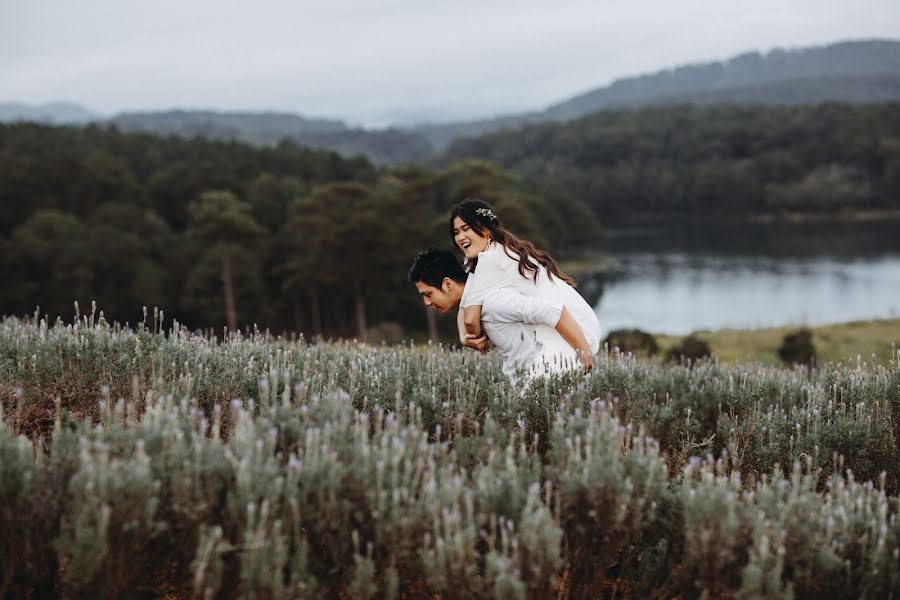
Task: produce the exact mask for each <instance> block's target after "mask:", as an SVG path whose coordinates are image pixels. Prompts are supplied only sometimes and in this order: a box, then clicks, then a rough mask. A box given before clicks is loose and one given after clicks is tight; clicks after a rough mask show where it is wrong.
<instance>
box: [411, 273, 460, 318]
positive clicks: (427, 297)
mask: <svg viewBox="0 0 900 600" xmlns="http://www.w3.org/2000/svg"><path fill="white" fill-rule="evenodd" d="M416 289H418V290H419V294H420V295H421V296H422V302H424V303H425V306H427V307H429V308H433V309H434V310H436V311H438V312H439V313H442V314H443V313H447V312H449V311H450V310H453V309H454V308H456V307H457V306H459V300H460V296H461V294H455V293H453V285H452V284H451V283H450V281H449V279H444V281H443V283H442V284H441V287H440V288H436V287H432V286H430V285H428V284H427V283H424V282H422V281H417V282H416Z"/></svg>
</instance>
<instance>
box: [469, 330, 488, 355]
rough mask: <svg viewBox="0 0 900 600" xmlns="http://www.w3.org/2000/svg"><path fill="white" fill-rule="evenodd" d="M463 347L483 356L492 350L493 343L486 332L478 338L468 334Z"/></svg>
mask: <svg viewBox="0 0 900 600" xmlns="http://www.w3.org/2000/svg"><path fill="white" fill-rule="evenodd" d="M463 345H464V346H466V347H467V348H472V349H473V350H478V351H479V352H481V353H482V354H487V353H488V352H489V351H490V349H491V341H490V340H489V339H488V336H487V334H486V333H484V332H482V333H481V335H480V336H476V335H475V334H474V333H467V334H466V336H465V339H464V340H463Z"/></svg>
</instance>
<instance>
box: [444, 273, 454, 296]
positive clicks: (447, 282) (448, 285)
mask: <svg viewBox="0 0 900 600" xmlns="http://www.w3.org/2000/svg"><path fill="white" fill-rule="evenodd" d="M452 287H453V280H452V279H450V278H449V277H444V279H442V280H441V289H442V290H443V291H444V293H445V294H448V293H450V288H452Z"/></svg>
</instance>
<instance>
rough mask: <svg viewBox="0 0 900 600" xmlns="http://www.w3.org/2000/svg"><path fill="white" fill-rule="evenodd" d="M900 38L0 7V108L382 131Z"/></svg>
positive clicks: (692, 9)
mask: <svg viewBox="0 0 900 600" xmlns="http://www.w3.org/2000/svg"><path fill="white" fill-rule="evenodd" d="M873 37H878V38H891V39H897V38H900V1H898V0H853V1H848V0H844V1H840V2H837V1H832V0H756V1H755V2H734V1H729V0H683V1H681V2H676V1H674V0H657V1H640V0H634V1H630V2H629V1H625V2H610V1H605V0H604V1H599V0H595V1H587V0H586V1H571V2H569V1H565V0H558V1H555V2H554V1H549V0H547V1H534V0H495V1H488V0H483V1H475V0H454V1H445V2H439V1H436V0H432V1H428V0H371V1H364V0H326V1H322V2H307V1H304V0H286V1H275V0H255V1H252V2H251V1H246V0H142V1H139V0H0V102H12V101H19V102H29V103H39V102H47V101H56V100H68V101H73V102H77V103H80V104H82V105H84V106H86V107H87V108H89V109H92V110H95V111H97V112H100V113H104V114H111V113H113V112H117V111H121V110H146V109H164V108H174V107H180V108H214V109H221V110H284V111H290V112H297V113H301V114H304V115H308V116H330V117H338V118H342V119H345V120H348V121H351V122H353V123H359V124H368V125H384V124H387V123H391V122H405V121H411V120H448V119H459V118H471V117H476V116H491V115H495V114H500V113H506V112H513V111H523V110H532V109H539V108H543V107H544V106H546V105H548V104H552V103H554V102H556V101H559V100H563V99H566V98H568V97H570V96H572V95H575V94H578V93H580V92H583V91H586V90H588V89H591V88H593V87H597V86H601V85H605V84H607V83H609V82H610V81H612V80H613V79H615V78H617V77H622V76H628V75H635V74H640V73H646V72H651V71H656V70H659V69H662V68H666V67H670V66H677V65H681V64H684V63H689V62H697V61H709V60H718V59H724V58H728V57H730V56H732V55H734V54H736V53H740V52H744V51H747V50H762V51H766V50H770V49H772V48H774V47H782V48H791V47H799V46H808V45H820V44H826V43H830V42H834V41H840V40H847V39H863V38H873Z"/></svg>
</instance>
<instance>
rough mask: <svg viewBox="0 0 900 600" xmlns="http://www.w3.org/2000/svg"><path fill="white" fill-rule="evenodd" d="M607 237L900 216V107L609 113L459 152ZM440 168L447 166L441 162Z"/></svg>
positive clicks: (483, 140)
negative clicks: (694, 224)
mask: <svg viewBox="0 0 900 600" xmlns="http://www.w3.org/2000/svg"><path fill="white" fill-rule="evenodd" d="M463 157H465V158H474V157H477V158H481V159H484V160H489V161H491V162H493V163H496V164H498V165H500V166H501V167H502V168H505V169H509V170H511V171H513V172H514V173H517V174H518V175H519V176H521V177H522V178H523V179H525V180H527V181H530V182H532V184H533V185H534V186H535V189H537V190H539V191H542V192H543V191H553V192H554V193H557V194H563V195H566V196H569V197H572V198H576V199H579V200H581V201H583V202H585V203H586V204H587V205H588V206H590V208H591V209H592V210H593V212H594V213H595V214H596V215H597V216H598V217H599V218H600V219H601V220H602V221H603V222H604V223H605V224H607V225H618V224H623V223H635V222H648V221H649V222H660V221H668V220H672V219H675V220H677V219H685V218H687V219H708V218H714V219H718V220H721V219H732V220H736V221H741V220H746V219H748V218H752V217H758V216H762V215H765V216H772V215H774V216H776V217H777V216H779V215H782V216H783V215H786V214H793V213H805V214H814V215H819V216H822V215H835V214H838V213H841V212H848V211H851V212H858V211H872V210H885V209H890V210H897V209H900V103H886V104H876V105H867V106H852V105H845V104H834V103H826V104H821V105H819V106H797V107H762V106H736V105H720V106H689V105H684V106H676V107H665V108H662V107H657V108H641V109H633V110H614V111H601V112H597V113H594V114H591V115H589V116H587V117H584V118H582V119H578V120H576V121H572V122H568V123H563V124H561V123H546V124H539V125H530V126H526V127H523V128H519V129H513V130H508V131H504V132H500V133H495V134H490V135H485V136H481V137H477V138H471V139H465V140H459V141H457V142H454V143H453V144H451V145H450V147H449V148H448V149H447V151H446V152H445V153H444V155H443V158H442V161H443V163H452V162H453V161H456V160H460V159H461V158H463ZM438 164H442V163H441V162H440V161H439V162H438Z"/></svg>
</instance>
